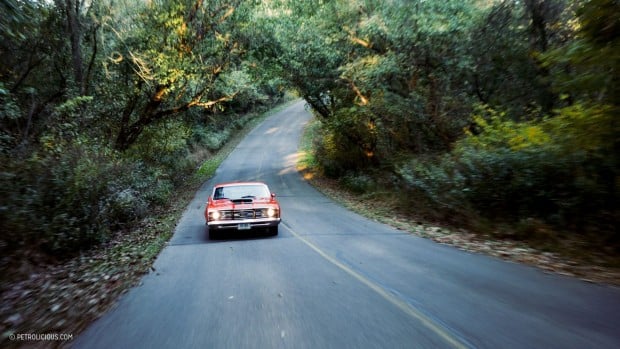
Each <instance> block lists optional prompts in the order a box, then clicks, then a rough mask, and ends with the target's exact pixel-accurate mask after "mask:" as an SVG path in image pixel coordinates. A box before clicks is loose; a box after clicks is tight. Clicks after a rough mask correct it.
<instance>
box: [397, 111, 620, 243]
mask: <svg viewBox="0 0 620 349" xmlns="http://www.w3.org/2000/svg"><path fill="white" fill-rule="evenodd" d="M612 110H613V109H611V108H610V107H599V106H590V107H588V106H584V105H575V106H571V107H567V108H564V109H562V110H559V111H558V114H557V115H556V116H554V117H553V118H548V119H545V120H541V121H532V122H525V123H516V122H514V121H512V120H510V119H507V118H506V117H505V116H501V114H497V113H492V116H491V117H490V118H489V119H488V120H485V119H483V118H480V117H479V118H478V121H479V122H478V125H479V127H480V133H479V134H478V135H473V134H470V135H469V136H468V137H466V138H465V139H463V140H461V141H459V142H458V143H457V145H456V147H455V148H454V150H453V151H452V152H451V153H450V154H447V155H445V156H443V157H442V158H441V159H440V161H419V160H411V161H409V162H407V163H405V164H402V165H401V166H400V167H399V168H398V173H399V175H400V177H401V178H402V180H403V182H404V183H405V184H406V186H407V188H408V190H409V191H411V192H412V193H415V195H416V197H424V198H425V199H426V200H427V202H428V203H430V205H432V206H435V207H439V208H443V209H448V210H450V211H452V212H455V213H463V212H466V211H468V210H473V211H476V212H477V213H478V214H479V215H481V216H485V217H487V218H489V219H496V220H497V219H498V218H499V217H501V218H499V220H505V221H509V222H512V223H517V222H519V221H520V220H523V219H524V218H533V219H537V220H541V221H543V222H547V223H549V224H551V225H554V226H557V227H561V228H564V229H569V230H572V231H575V230H577V231H579V232H580V233H582V234H584V233H586V232H588V231H594V232H596V233H597V237H596V240H598V239H602V240H605V239H607V240H606V241H607V242H611V241H613V242H614V243H617V242H619V241H618V238H619V237H618V236H617V234H616V232H615V229H613V228H612V227H613V226H616V225H617V224H618V223H619V222H618V221H617V217H618V209H619V208H618V206H617V202H616V197H617V195H618V191H619V189H620V188H618V184H617V183H618V182H617V181H618V178H620V172H619V171H618V162H619V161H618V160H620V159H619V158H618V155H617V153H614V141H613V140H614V137H617V134H618V133H619V132H620V127H619V126H618V123H617V122H616V121H615V116H614V113H612ZM612 154H615V155H612Z"/></svg>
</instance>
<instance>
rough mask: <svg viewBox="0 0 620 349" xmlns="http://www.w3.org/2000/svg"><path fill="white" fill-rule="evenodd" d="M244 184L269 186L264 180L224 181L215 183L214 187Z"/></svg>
mask: <svg viewBox="0 0 620 349" xmlns="http://www.w3.org/2000/svg"><path fill="white" fill-rule="evenodd" d="M242 185H264V186H267V184H265V183H263V182H224V183H218V184H216V185H214V186H213V187H215V188H218V187H235V186H242Z"/></svg>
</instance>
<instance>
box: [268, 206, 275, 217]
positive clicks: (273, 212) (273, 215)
mask: <svg viewBox="0 0 620 349" xmlns="http://www.w3.org/2000/svg"><path fill="white" fill-rule="evenodd" d="M275 215H276V210H275V209H274V208H273V207H269V208H268V209H267V216H269V217H271V218H273V217H275Z"/></svg>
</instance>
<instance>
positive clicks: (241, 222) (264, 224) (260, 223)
mask: <svg viewBox="0 0 620 349" xmlns="http://www.w3.org/2000/svg"><path fill="white" fill-rule="evenodd" d="M280 221H281V218H261V219H237V220H222V221H210V222H207V225H208V226H209V229H213V230H223V229H234V230H246V229H258V228H269V227H276V226H278V224H280ZM241 227H243V228H241ZM247 227H249V228H247Z"/></svg>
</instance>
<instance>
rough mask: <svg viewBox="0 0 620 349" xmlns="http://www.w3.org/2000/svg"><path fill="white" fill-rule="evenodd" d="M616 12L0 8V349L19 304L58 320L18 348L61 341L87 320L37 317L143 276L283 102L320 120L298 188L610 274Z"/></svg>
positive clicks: (507, 6) (525, 6)
mask: <svg viewBox="0 0 620 349" xmlns="http://www.w3.org/2000/svg"><path fill="white" fill-rule="evenodd" d="M619 7H620V5H619V4H618V1H615V0H573V1H569V0H525V1H514V0H495V1H488V0H468V1H461V0H445V1H413V0H407V1H405V0H394V1H379V0H359V1H322V0H308V1H294V0H274V1H260V2H259V1H244V0H232V1H219V0H218V1H196V0H161V1H112V0H99V1H84V0H63V1H60V0H58V1H43V0H40V1H36V0H35V1H19V0H4V1H2V2H0V13H2V16H0V200H1V201H0V256H1V257H0V269H1V271H2V279H1V280H2V281H1V282H2V284H1V285H0V289H1V291H2V294H3V303H2V309H1V313H0V314H1V315H2V316H3V318H2V319H0V321H2V335H3V339H5V338H7V336H8V335H9V334H10V333H11V331H13V330H15V329H17V328H20V327H19V326H25V325H24V324H28V321H30V319H32V316H35V315H37V314H38V313H36V312H30V313H28V311H27V310H26V309H27V308H28V307H27V304H28V302H29V301H30V302H32V303H33V304H35V303H36V304H39V305H42V304H47V305H46V306H47V307H48V310H49V312H48V313H47V314H48V315H49V314H52V313H55V314H58V317H55V316H52V315H49V316H50V317H49V318H46V317H42V318H43V319H47V320H45V321H48V320H49V321H52V322H49V323H48V322H45V323H37V324H36V326H35V327H36V329H38V330H41V331H43V330H53V329H61V328H64V327H63V326H66V325H67V324H66V323H62V324H61V323H59V322H56V321H58V320H59V318H60V315H62V316H67V317H66V318H67V320H65V321H73V320H71V319H76V318H79V314H80V312H82V311H87V312H88V310H87V309H86V310H85V308H78V307H76V308H73V309H71V308H65V306H64V305H63V304H67V303H66V302H68V300H67V299H64V300H62V302H61V301H60V299H59V298H54V297H55V296H54V297H52V296H51V295H56V294H66V295H72V296H70V297H76V298H75V299H77V298H84V297H86V295H91V294H94V295H97V296H93V297H90V298H88V297H86V298H88V301H89V302H90V301H92V302H93V303H92V311H93V312H97V311H99V310H98V309H100V308H98V306H95V305H96V304H104V303H106V301H103V300H102V298H105V297H101V296H99V295H101V294H104V293H101V292H103V291H102V290H104V289H105V288H102V287H104V286H102V285H107V286H105V287H113V288H114V290H123V289H125V286H123V287H120V288H116V287H117V286H118V284H119V283H125V282H128V283H131V282H133V281H132V280H135V279H136V278H137V277H132V276H129V274H123V272H121V271H118V270H115V269H114V268H115V267H111V266H112V265H117V263H119V261H120V262H121V263H124V264H125V265H127V264H129V265H138V266H139V267H138V268H137V269H132V270H141V271H140V272H138V274H131V275H141V274H140V273H142V272H144V270H145V268H146V270H148V268H147V266H148V265H149V263H150V262H151V261H152V259H153V258H154V256H156V255H157V253H158V251H159V250H160V249H161V246H163V244H164V243H165V241H166V240H167V239H168V238H169V236H170V234H171V232H172V227H173V226H174V222H175V219H174V218H173V217H174V214H172V216H170V215H169V212H177V211H176V210H179V209H180V208H181V207H183V203H184V202H185V201H184V200H185V199H180V198H182V197H184V195H186V194H183V195H180V194H179V193H181V192H183V193H187V192H186V190H189V191H190V192H191V188H195V185H196V183H198V182H200V181H201V180H204V179H205V178H207V177H208V176H209V175H210V174H212V173H213V171H215V169H216V168H217V164H218V163H219V161H221V159H223V158H224V156H225V155H224V154H225V152H222V149H226V146H227V144H230V139H233V138H234V137H236V135H238V134H239V132H240V131H241V130H243V129H244V127H247V126H248V125H250V124H251V123H252V122H253V120H256V116H257V115H261V114H262V113H263V112H264V111H265V110H267V109H269V108H271V107H273V106H274V105H276V104H278V103H280V102H282V101H283V99H286V96H285V93H284V91H287V90H294V91H296V93H298V94H299V96H301V97H302V98H304V99H305V100H306V101H307V102H308V104H309V105H310V106H311V107H312V110H313V111H314V112H315V114H316V116H317V120H318V121H317V123H316V124H314V125H313V126H312V127H313V130H314V131H313V132H314V134H316V135H317V136H316V137H315V138H314V139H313V140H312V141H311V142H310V143H311V149H312V151H311V152H309V154H308V156H309V157H308V159H307V160H308V163H307V164H306V166H307V167H310V168H312V170H313V171H314V173H316V174H320V175H321V176H324V178H329V179H331V180H332V181H333V183H337V184H338V185H339V186H341V187H343V188H346V189H347V190H349V191H350V192H351V193H354V194H355V195H357V197H358V198H364V199H369V200H371V199H377V200H383V199H385V198H389V200H390V202H391V206H387V207H398V208H399V209H402V212H404V214H405V215H404V216H403V217H405V218H404V220H409V221H413V220H415V221H416V222H418V221H420V222H437V223H440V224H441V225H450V226H455V227H462V228H464V229H467V230H468V231H470V232H472V233H475V235H476V236H479V237H484V238H485V239H491V240H493V239H494V240H504V241H516V242H520V243H524V244H526V245H527V246H536V247H537V248H540V249H541V250H543V251H562V253H569V254H571V255H574V256H579V258H581V260H586V261H587V260H594V259H595V260H597V261H603V262H602V263H603V264H606V265H608V266H612V267H614V266H615V267H617V266H618V262H617V260H618V256H619V252H620V235H619V233H618V229H617V227H618V226H619V225H620V224H619V223H620V222H619V221H618V217H619V212H618V189H619V188H618V185H619V183H620V174H619V172H618V161H619V157H620V145H619V141H620V137H619V131H620V126H619V123H618V117H617V116H618V112H619V105H618V103H619V101H620V92H619V91H620V90H619V86H618V83H617V81H620V77H619V76H618V74H619V73H618V71H619V69H618V64H619V62H620V43H619V42H618V40H619V39H618V35H619V33H620V24H619V23H620V19H619V17H618V16H619V14H620V8H619ZM309 149H310V148H309ZM372 202H382V201H372ZM170 210H172V211H170ZM468 234H469V233H468ZM143 242H145V244H146V245H144V244H143ZM134 244H135V245H137V246H141V247H144V248H141V249H136V248H133V247H131V246H132V245H134ZM566 246H568V247H566ZM565 247H566V248H565ZM569 251H570V252H569ZM94 256H100V257H101V258H99V257H94ZM91 260H92V261H91ZM63 265H66V266H70V265H73V266H74V267H76V268H85V269H84V270H87V271H86V272H85V273H86V274H79V275H90V274H88V273H91V271H93V270H99V269H98V268H100V271H101V272H99V271H97V272H93V273H92V275H91V276H83V277H82V276H76V275H78V274H73V275H72V274H69V275H68V277H64V276H63V274H62V273H63V272H64V271H63V270H64V269H63V267H62V266H63ZM48 267H49V270H48V269H46V268H48ZM55 268H58V269H55ZM108 271H109V272H108ZM128 273H134V272H133V271H128ZM53 275H60V276H59V278H57V279H54V280H65V281H66V280H72V281H71V282H64V281H63V283H55V282H53V281H51V279H48V278H49V277H54V276H53ZM28 280H31V281H28ZM32 280H34V281H32ZM88 280H90V281H88ZM100 280H104V281H105V283H103V284H102V283H98V282H99V281H100ZM125 280H127V281H125ZM26 285H31V286H32V285H40V286H41V288H40V289H41V290H42V291H41V292H38V291H37V292H34V291H33V290H32V287H30V286H26ZM88 285H90V286H88ZM110 285H116V286H110ZM52 287H53V288H54V289H52ZM65 289H67V290H69V289H71V290H75V292H77V293H73V291H71V292H66V293H62V292H60V291H58V290H65ZM108 291H109V294H110V296H109V297H111V298H113V297H115V295H116V294H117V293H115V292H117V291H111V290H108ZM119 292H120V291H119ZM43 294H49V295H50V297H52V298H50V299H46V298H40V297H41V296H42V295H43ZM5 296H6V297H5ZM63 297H64V296H63ZM73 299H74V298H71V300H73ZM106 299H110V298H106ZM16 300H20V301H23V303H20V304H22V305H21V306H20V308H15V307H14V305H15V304H17V303H15V301H16ZM45 302H47V303H45ZM63 302H64V303H63ZM80 304H82V303H80ZM35 308H36V309H42V308H40V307H39V306H37V307H35ZM63 312H65V313H63ZM69 313H71V314H72V315H70V314H69ZM27 314H30V315H27ZM89 314H90V313H89ZM33 326H34V325H33ZM35 327H33V328H35ZM3 344H4V343H3Z"/></svg>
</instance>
